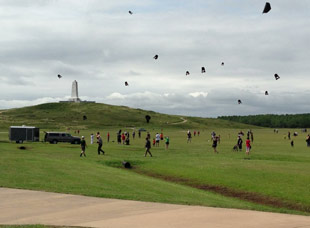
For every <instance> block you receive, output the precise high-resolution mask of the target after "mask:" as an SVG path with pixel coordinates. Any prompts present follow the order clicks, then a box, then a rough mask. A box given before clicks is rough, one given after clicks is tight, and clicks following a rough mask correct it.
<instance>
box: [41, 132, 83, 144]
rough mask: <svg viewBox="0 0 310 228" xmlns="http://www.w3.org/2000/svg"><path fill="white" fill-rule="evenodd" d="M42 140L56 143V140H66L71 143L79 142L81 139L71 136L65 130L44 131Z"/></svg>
mask: <svg viewBox="0 0 310 228" xmlns="http://www.w3.org/2000/svg"><path fill="white" fill-rule="evenodd" d="M44 141H45V142H49V143H53V144H56V143H58V142H68V143H71V144H80V143H81V139H80V138H79V137H76V136H72V135H71V134H69V133H66V132H45V136H44Z"/></svg>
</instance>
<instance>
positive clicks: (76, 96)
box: [70, 80, 81, 102]
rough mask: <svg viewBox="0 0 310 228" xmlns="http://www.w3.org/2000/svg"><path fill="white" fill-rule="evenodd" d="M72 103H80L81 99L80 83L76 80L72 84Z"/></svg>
mask: <svg viewBox="0 0 310 228" xmlns="http://www.w3.org/2000/svg"><path fill="white" fill-rule="evenodd" d="M70 100H71V101H73V102H80V101H81V100H80V98H79V92H78V83H77V81H76V80H74V81H73V82H72V90H71V98H70Z"/></svg>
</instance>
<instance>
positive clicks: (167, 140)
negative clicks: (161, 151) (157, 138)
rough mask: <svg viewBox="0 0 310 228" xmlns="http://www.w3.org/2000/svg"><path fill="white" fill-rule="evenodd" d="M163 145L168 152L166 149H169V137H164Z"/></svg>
mask: <svg viewBox="0 0 310 228" xmlns="http://www.w3.org/2000/svg"><path fill="white" fill-rule="evenodd" d="M165 144H166V150H168V147H169V136H166V137H165Z"/></svg>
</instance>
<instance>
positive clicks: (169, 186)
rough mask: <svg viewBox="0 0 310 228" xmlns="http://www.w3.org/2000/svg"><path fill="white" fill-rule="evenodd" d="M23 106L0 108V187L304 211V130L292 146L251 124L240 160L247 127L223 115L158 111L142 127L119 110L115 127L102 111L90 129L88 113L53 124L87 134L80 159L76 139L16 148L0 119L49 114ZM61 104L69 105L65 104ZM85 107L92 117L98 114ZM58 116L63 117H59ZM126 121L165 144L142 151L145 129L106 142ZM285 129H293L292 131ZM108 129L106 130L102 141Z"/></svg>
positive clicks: (307, 181) (309, 170)
mask: <svg viewBox="0 0 310 228" xmlns="http://www.w3.org/2000/svg"><path fill="white" fill-rule="evenodd" d="M114 107H116V106H114ZM62 108H63V107H62ZM83 108H85V107H83ZM88 108H89V107H88ZM117 108H118V107H117ZM27 109H28V110H26V111H25V110H24V109H20V110H19V111H18V109H17V110H14V112H12V113H9V112H6V114H5V115H3V113H1V115H0V117H1V118H2V126H1V128H0V147H1V149H0V156H1V159H0V167H1V173H2V175H1V178H0V186H2V187H10V188H23V189H34V190H43V191H52V192H62V193H72V194H80V195H87V196H96V197H107V198H118V199H131V200H140V201H151V202H165V203H176V204H190V205H204V206H213V207H227V208H242V209H252V210H262V211H274V212H284V213H293V214H305V215H309V214H310V197H309V189H310V175H309V174H310V148H307V147H306V142H305V137H306V133H301V132H299V133H300V135H299V136H297V137H295V138H294V142H295V146H294V148H292V147H291V146H290V141H289V140H287V139H284V135H285V134H286V133H287V131H288V129H283V130H282V129H280V131H279V133H278V134H274V133H273V129H263V128H256V129H252V130H253V132H254V143H253V144H252V151H251V155H250V158H251V159H250V160H247V159H244V157H245V153H244V150H243V151H242V152H233V151H232V147H233V146H234V145H235V144H236V141H237V133H238V131H239V130H240V128H242V129H243V131H244V132H246V131H247V128H245V126H246V125H238V124H235V123H230V122H228V121H221V120H212V119H202V118H194V117H192V118H187V117H184V118H185V119H187V120H188V121H187V122H186V123H182V124H169V123H173V122H181V120H180V117H179V116H168V115H164V116H163V119H165V120H164V121H163V120H160V118H161V114H157V113H155V114H153V117H154V118H153V117H152V119H151V122H152V121H153V123H151V124H149V125H147V124H145V123H144V122H145V120H144V119H143V117H144V116H143V115H145V114H144V113H143V114H142V118H141V120H139V121H138V120H137V122H136V124H134V123H133V122H130V120H128V119H130V118H131V116H127V117H126V115H125V114H124V117H123V118H127V121H125V120H126V119H123V120H122V121H124V122H129V124H128V125H129V126H130V127H128V125H127V124H126V125H125V124H124V125H123V126H121V125H117V124H116V122H117V118H116V120H115V117H114V119H113V116H111V115H108V116H106V118H107V119H109V118H110V122H109V123H106V122H104V123H101V125H100V127H97V128H95V127H94V126H93V125H95V124H96V121H98V120H96V121H95V117H94V120H92V123H91V124H90V125H89V126H88V125H87V122H86V123H85V122H82V123H83V124H84V125H83V126H82V124H80V123H79V122H81V121H78V122H76V125H74V123H75V122H74V121H75V119H72V120H70V119H67V120H66V121H64V122H60V123H59V130H61V131H64V130H65V129H67V128H68V127H70V128H71V130H70V132H71V133H73V135H74V129H77V127H78V128H79V129H80V130H81V132H80V136H81V135H85V136H86V139H87V143H88V147H87V149H86V154H87V157H86V158H84V157H83V158H80V157H79V154H80V148H79V146H78V145H71V144H65V143H59V144H55V145H54V144H48V143H42V142H37V143H30V142H29V143H24V144H23V146H25V147H26V150H20V149H19V148H18V147H19V146H20V144H16V143H12V142H9V141H8V128H7V126H6V125H9V124H12V125H13V122H12V119H14V118H15V116H14V115H17V114H18V113H20V115H24V118H25V119H24V122H23V123H24V124H27V125H31V123H34V124H36V126H40V124H39V123H40V122H41V121H42V119H44V118H51V117H50V116H48V117H46V116H42V113H40V112H38V113H36V114H35V115H36V116H37V117H36V118H30V119H27V118H28V117H27V118H26V117H25V116H27V115H28V114H27V115H26V114H25V113H27V112H29V113H31V108H27ZM67 109H68V110H70V107H67ZM112 109H113V107H112ZM35 110H37V106H36V108H35ZM42 110H43V111H44V112H45V110H44V109H41V111H42ZM92 111H93V112H94V116H97V115H99V114H98V113H95V111H94V110H92ZM112 111H113V110H112ZM139 111H140V110H139ZM50 112H52V113H53V112H54V111H50ZM132 112H135V110H132ZM14 113H15V114H14ZM16 113H17V114H16ZM34 113H35V112H34ZM57 113H58V112H57ZM40 115H41V116H40ZM53 115H54V118H56V119H57V118H61V117H55V115H56V114H53ZM58 115H59V116H61V115H60V114H58ZM78 115H80V114H78ZM113 115H114V114H113ZM132 115H136V114H135V113H132ZM63 116H65V118H67V117H66V115H63ZM136 116H138V115H136ZM20 118H22V117H20ZM157 118H158V119H157ZM58 121H59V120H58ZM213 121H214V122H213ZM100 122H101V119H100ZM167 122H169V123H168V124H167ZM20 123H21V122H18V124H20ZM29 123H30V124H29ZM18 124H14V125H18ZM98 124H99V123H98ZM109 124H110V125H114V124H115V126H109ZM47 125H48V124H45V125H44V126H47ZM156 125H158V126H156ZM191 125H192V127H191ZM126 126H127V127H126ZM133 126H134V127H136V128H138V127H145V128H146V129H147V130H149V131H150V133H151V135H152V138H153V137H154V136H155V133H156V132H160V131H161V129H163V133H164V135H165V136H166V135H169V137H170V146H169V149H168V150H166V149H165V148H164V143H163V142H161V143H160V147H158V148H157V147H152V149H151V152H152V153H153V156H154V157H152V158H151V157H144V143H145V135H146V133H145V132H143V133H142V137H141V139H139V138H138V137H137V135H136V139H135V140H133V139H132V137H131V145H129V146H126V145H118V144H117V143H116V142H112V140H114V141H116V132H117V131H118V130H119V129H120V128H121V129H122V130H123V131H129V132H132V131H133V129H132V127H133ZM217 126H218V127H217ZM198 127H199V128H198ZM57 128H58V127H50V126H49V127H48V128H42V129H41V133H42V136H43V131H44V130H48V129H57ZM188 128H189V129H191V130H192V131H193V130H195V129H196V130H200V132H201V134H200V136H199V137H198V136H195V137H193V139H192V142H191V143H187V142H186V130H187V129H188ZM251 128H252V127H251ZM185 129H186V130H185ZM213 130H214V131H215V132H216V133H217V134H220V135H221V142H220V144H219V146H218V151H219V153H218V154H214V152H213V150H212V148H211V141H210V138H211V135H210V133H211V132H212V131H213ZM97 131H100V132H101V134H102V135H103V139H104V144H103V149H104V150H105V151H106V155H100V156H99V155H97V145H95V144H93V145H90V137H89V135H90V134H91V133H96V132H97ZM292 131H295V130H294V129H291V132H292ZM107 132H110V134H111V141H110V142H109V143H107V140H106V134H107ZM41 138H42V137H41ZM244 141H245V138H244ZM124 160H126V161H129V162H130V163H131V164H132V165H133V167H134V168H133V169H131V170H128V169H124V168H123V167H122V163H121V162H122V161H124Z"/></svg>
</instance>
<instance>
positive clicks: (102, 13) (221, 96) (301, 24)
mask: <svg viewBox="0 0 310 228" xmlns="http://www.w3.org/2000/svg"><path fill="white" fill-rule="evenodd" d="M264 3H265V2H262V1H261V0H254V1H251V2H246V1H244V0H236V1H230V0H223V1H215V0H208V1H203V0H196V1H185V0H169V1H154V0H147V1H138V0H123V1H120V0H115V1H99V0H90V1H82V0H50V1H48V0H42V1H41V0H39V1H35V0H25V1H24V0H23V1H20V0H12V1H5V0H2V1H1V0H0V6H1V8H2V9H3V14H1V15H2V16H1V20H0V25H1V28H2V29H1V31H0V33H1V36H0V44H1V45H0V62H1V65H0V70H1V72H0V99H2V101H3V102H1V105H0V108H6V107H12V106H14V105H13V104H16V105H17V104H22V103H23V102H24V103H25V105H26V104H30V103H31V104H34V103H37V102H39V101H41V100H40V99H41V98H43V97H48V98H49V99H51V101H52V100H53V99H54V100H55V99H56V98H57V97H65V96H67V95H70V88H71V83H72V81H73V80H78V82H79V89H80V94H81V95H82V96H84V97H88V98H89V99H90V100H94V99H95V100H97V101H98V102H108V103H111V104H120V105H127V106H132V107H139V108H143V107H148V109H154V110H156V111H161V112H166V113H180V114H188V115H201V116H217V115H226V114H244V115H246V114H255V113H295V112H296V113H297V112H298V113H300V112H308V110H309V106H308V103H307V96H308V95H309V90H308V84H309V79H308V72H309V71H310V65H309V64H308V62H307V57H308V56H309V55H310V49H309V48H308V47H309V44H308V37H309V36H310V29H309V22H310V18H309V17H308V12H309V9H310V2H308V1H306V0H300V1H297V2H292V1H289V0H274V1H273V2H272V10H271V12H270V13H269V14H265V15H262V14H261V11H262V8H263V5H264ZM128 10H132V11H133V12H134V14H133V15H129V14H128ZM155 54H158V55H159V59H158V60H156V61H155V60H154V59H153V58H152V57H153V56H154V55H155ZM222 61H224V62H225V66H224V67H222V66H221V65H220V63H221V62H222ZM202 66H205V67H206V71H207V72H206V74H201V73H200V68H201V67H202ZM187 70H188V71H190V73H191V74H190V76H185V71H187ZM274 73H278V74H279V75H280V76H281V79H280V80H278V81H275V80H274V78H273V74H274ZM57 74H61V75H63V78H62V79H61V80H59V79H58V78H57V77H56V76H57ZM125 81H128V82H129V87H125V86H124V82H125ZM265 90H268V91H269V92H270V96H267V97H266V96H264V95H262V94H263V92H264V91H265ZM190 93H191V94H199V93H201V94H208V95H207V96H205V97H204V96H197V97H194V96H190V95H189V94H190ZM111 94H114V95H116V94H121V95H122V96H125V97H126V99H125V100H126V101H124V99H121V98H120V97H118V98H117V97H113V96H112V95H111ZM164 94H169V96H164ZM53 97H54V98H53ZM237 99H242V100H243V101H245V102H244V104H243V105H242V106H238V105H236V100H237ZM17 100H21V101H23V102H20V103H18V102H17ZM43 100H46V99H43ZM56 100H57V99H56ZM10 101H12V102H11V103H10ZM287 101H289V102H290V105H287ZM140 105H142V106H140Z"/></svg>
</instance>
